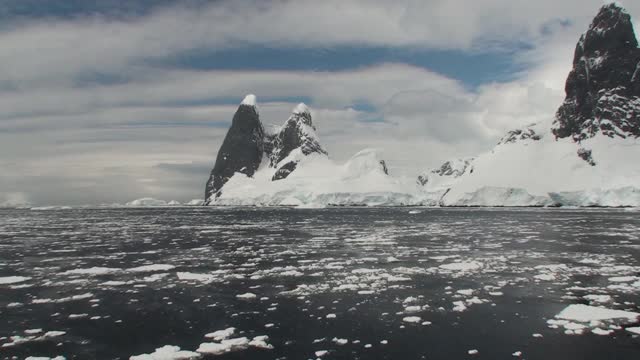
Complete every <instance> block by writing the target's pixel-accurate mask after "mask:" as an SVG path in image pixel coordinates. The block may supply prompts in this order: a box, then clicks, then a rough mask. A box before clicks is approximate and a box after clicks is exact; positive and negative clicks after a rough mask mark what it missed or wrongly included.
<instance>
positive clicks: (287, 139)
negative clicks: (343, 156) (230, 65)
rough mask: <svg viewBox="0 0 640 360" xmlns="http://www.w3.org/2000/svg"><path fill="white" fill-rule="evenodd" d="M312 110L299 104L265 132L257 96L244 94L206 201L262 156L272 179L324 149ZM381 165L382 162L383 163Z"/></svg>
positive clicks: (254, 168)
mask: <svg viewBox="0 0 640 360" xmlns="http://www.w3.org/2000/svg"><path fill="white" fill-rule="evenodd" d="M315 131H316V128H315V127H314V125H313V122H312V119H311V111H310V110H309V108H308V107H307V106H306V105H305V104H302V103H301V104H298V105H297V106H296V107H295V108H294V109H293V113H292V115H291V116H290V117H289V119H288V120H287V121H286V122H285V123H284V125H283V126H282V127H281V128H280V129H279V130H278V131H277V132H276V133H274V134H267V133H265V130H264V127H263V125H262V122H261V121H260V116H259V114H258V110H257V106H256V97H255V96H254V95H247V96H246V97H245V99H244V100H243V101H242V103H241V104H240V107H239V108H238V110H237V111H236V113H235V115H234V116H233V121H232V122H231V127H230V128H229V131H228V132H227V135H226V136H225V138H224V141H223V143H222V146H221V147H220V150H219V151H218V156H217V158H216V162H215V165H214V167H213V170H211V175H210V176H209V180H208V181H207V185H206V189H205V202H204V204H205V205H208V204H210V203H211V202H212V201H214V200H215V199H216V198H218V197H219V196H220V195H221V191H222V188H223V186H224V185H225V184H226V183H227V181H228V180H229V179H230V178H231V177H232V176H234V175H235V174H236V173H241V174H244V175H246V176H247V177H253V175H254V174H255V172H256V171H257V170H258V168H259V167H260V165H261V163H262V161H263V159H266V161H268V164H264V166H268V167H270V168H274V169H275V171H274V174H273V177H272V180H273V181H276V180H281V179H284V178H286V177H287V176H289V175H290V174H291V173H292V172H293V171H294V170H295V169H296V168H297V166H298V163H299V162H300V161H301V160H302V159H304V157H305V156H309V155H311V154H321V155H324V156H326V155H327V152H326V151H325V150H324V149H323V148H322V146H321V145H320V141H319V140H318V136H317V135H316V133H315ZM383 166H384V164H383Z"/></svg>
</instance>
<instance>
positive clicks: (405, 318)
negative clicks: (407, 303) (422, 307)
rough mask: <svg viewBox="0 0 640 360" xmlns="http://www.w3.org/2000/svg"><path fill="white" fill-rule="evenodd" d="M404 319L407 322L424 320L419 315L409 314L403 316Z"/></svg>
mask: <svg viewBox="0 0 640 360" xmlns="http://www.w3.org/2000/svg"><path fill="white" fill-rule="evenodd" d="M402 321H404V322H406V323H419V322H421V321H422V318H420V317H419V316H407V317H404V318H402Z"/></svg>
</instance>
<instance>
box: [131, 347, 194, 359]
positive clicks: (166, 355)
mask: <svg viewBox="0 0 640 360" xmlns="http://www.w3.org/2000/svg"><path fill="white" fill-rule="evenodd" d="M201 356H202V355H200V354H198V353H197V352H193V351H186V350H180V347H178V346H173V345H165V346H163V347H160V348H157V349H156V351H154V352H152V353H151V354H142V355H135V356H131V357H130V358H129V360H190V359H198V358H200V357H201Z"/></svg>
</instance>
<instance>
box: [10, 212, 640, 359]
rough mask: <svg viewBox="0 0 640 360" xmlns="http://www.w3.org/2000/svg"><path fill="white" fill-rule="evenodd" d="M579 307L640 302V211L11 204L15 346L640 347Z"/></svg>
mask: <svg viewBox="0 0 640 360" xmlns="http://www.w3.org/2000/svg"><path fill="white" fill-rule="evenodd" d="M572 304H585V305H589V306H597V307H604V308H607V309H617V310H625V311H629V312H640V213H638V212H635V211H625V210H596V209H591V210H589V209H585V210H567V209H564V210H562V209H521V210H515V209H421V208H413V209H412V208H332V209H286V208H278V209H255V208H222V209H217V208H147V209H142V208H141V209H67V210H50V211H31V210H0V358H2V359H12V358H14V357H15V358H17V359H23V358H26V357H28V356H48V357H54V356H57V355H62V356H65V357H66V358H67V359H128V358H129V357H130V356H132V355H140V354H145V353H153V352H154V349H156V348H160V347H163V346H165V345H174V346H178V347H180V348H181V349H182V350H187V351H196V350H197V349H198V348H200V349H201V350H204V349H206V348H207V345H206V344H205V345H202V344H203V343H213V342H215V343H218V344H220V345H218V346H214V348H216V349H222V350H220V352H222V353H221V354H217V355H214V354H203V358H212V359H315V358H322V359H516V358H522V359H614V358H615V359H638V358H640V336H638V335H634V334H633V333H632V332H631V331H629V330H627V329H628V328H631V329H632V328H633V327H638V326H640V323H639V322H638V320H637V319H633V318H625V319H612V320H603V321H599V322H593V321H592V322H580V321H577V320H569V321H567V320H565V321H562V320H561V319H560V320H559V319H556V318H555V316H556V315H558V314H559V313H560V312H562V311H563V309H565V308H567V307H568V306H570V305H572ZM584 309H586V313H587V315H588V314H589V313H590V310H589V309H591V308H584ZM591 313H592V312H591ZM228 328H234V330H233V331H229V333H230V334H228V336H227V340H226V341H224V340H223V339H221V338H218V339H217V340H214V339H212V338H207V337H205V335H206V334H210V333H212V332H214V331H217V330H222V329H228ZM632 330H633V329H632ZM597 333H606V334H607V335H597ZM258 336H268V339H266V340H264V339H265V338H257V339H256V340H260V339H262V340H263V341H264V342H260V341H254V342H252V343H251V344H248V342H250V341H251V340H254V339H255V338H256V337H258ZM223 337H224V336H223ZM238 338H240V340H232V341H228V340H229V339H238ZM242 338H246V340H245V339H242ZM201 345H202V347H201ZM209 349H211V347H210V346H209ZM176 358H178V357H176ZM168 359H170V357H169V358H168Z"/></svg>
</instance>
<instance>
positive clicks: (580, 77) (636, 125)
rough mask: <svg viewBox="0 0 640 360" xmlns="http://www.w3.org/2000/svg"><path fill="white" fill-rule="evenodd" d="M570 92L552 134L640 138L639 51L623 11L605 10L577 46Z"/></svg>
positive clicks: (568, 85) (612, 6)
mask: <svg viewBox="0 0 640 360" xmlns="http://www.w3.org/2000/svg"><path fill="white" fill-rule="evenodd" d="M565 91H566V94H567V96H566V99H565V101H564V103H563V104H562V106H561V107H560V108H559V109H558V112H557V113H556V120H555V122H554V125H553V129H552V131H553V133H554V135H555V136H556V137H558V138H565V137H569V136H571V137H572V138H573V140H574V141H576V142H580V141H582V140H585V139H588V138H591V137H593V136H595V135H596V134H597V133H598V132H601V133H603V134H604V135H607V136H609V137H622V138H625V137H629V136H632V137H638V136H640V49H638V41H637V40H636V36H635V34H634V32H633V25H632V23H631V17H630V16H629V14H628V13H627V12H626V11H625V10H624V9H622V8H620V7H619V6H617V5H616V4H608V5H605V6H603V7H602V8H601V9H600V12H599V13H598V15H596V17H595V18H594V19H593V22H592V23H591V25H590V26H589V30H587V32H586V33H584V34H583V35H582V37H581V38H580V41H579V42H578V45H577V46H576V50H575V54H574V60H573V69H572V70H571V72H570V73H569V76H568V78H567V82H566V85H565Z"/></svg>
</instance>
